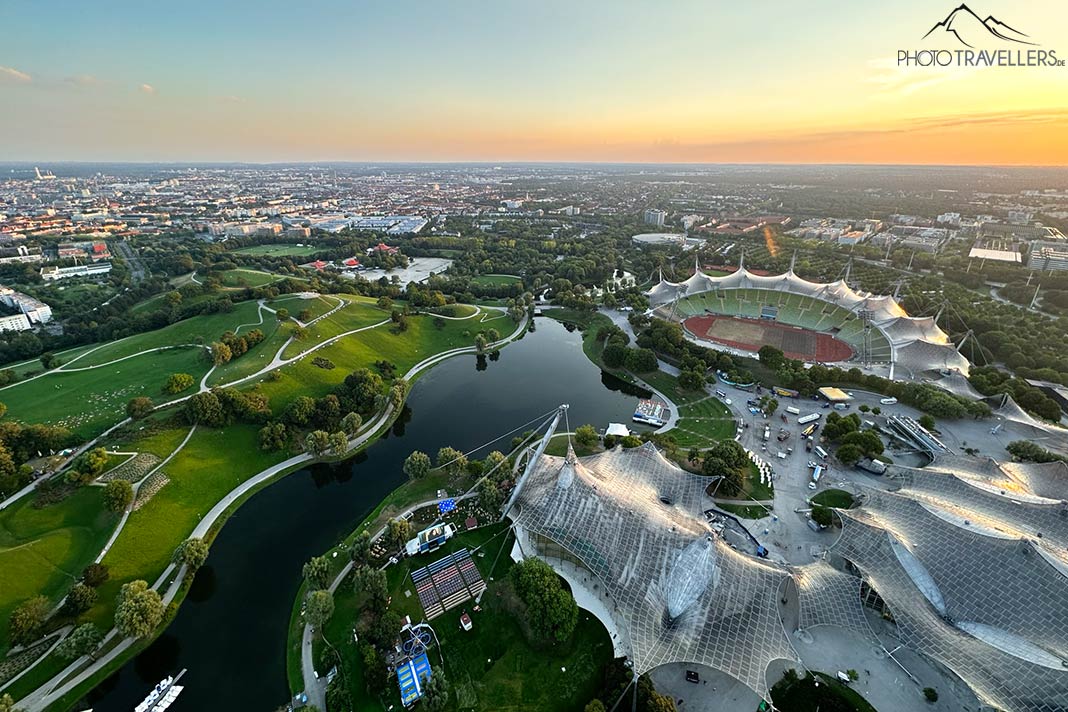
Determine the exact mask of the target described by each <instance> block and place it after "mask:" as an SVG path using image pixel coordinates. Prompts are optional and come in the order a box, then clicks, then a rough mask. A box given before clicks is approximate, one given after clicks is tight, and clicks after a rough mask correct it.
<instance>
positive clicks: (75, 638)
mask: <svg viewBox="0 0 1068 712" xmlns="http://www.w3.org/2000/svg"><path fill="white" fill-rule="evenodd" d="M103 639H104V636H103V634H102V633H101V632H100V629H98V628H97V627H96V626H95V625H93V624H92V623H83V624H81V625H80V626H78V627H77V628H75V629H74V630H72V631H71V633H70V635H68V636H67V637H66V638H64V639H63V641H62V642H61V643H60V644H59V645H57V646H56V654H57V655H59V656H60V657H61V658H65V659H67V660H76V659H78V658H80V657H81V656H83V655H89V656H90V658H92V653H93V652H94V651H95V650H96V649H97V648H98V647H100V641H101V640H103Z"/></svg>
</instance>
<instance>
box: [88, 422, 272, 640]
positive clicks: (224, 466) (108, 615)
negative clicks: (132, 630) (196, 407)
mask: <svg viewBox="0 0 1068 712" xmlns="http://www.w3.org/2000/svg"><path fill="white" fill-rule="evenodd" d="M175 430H177V431H178V432H179V433H181V436H182V437H184V436H185V433H187V432H188V431H187V430H185V431H183V430H182V429H175ZM168 437H172V438H173V437H175V434H171V435H169V436H168ZM284 458H285V455H284V454H282V453H276V452H271V453H269V452H264V451H263V450H261V449H260V447H259V426H257V425H246V424H236V425H230V426H228V427H226V428H221V429H220V428H205V427H200V428H197V431H196V432H195V433H194V434H193V437H192V438H190V439H189V442H188V443H186V446H185V447H184V448H182V450H180V451H179V452H178V453H177V454H176V455H175V456H174V459H172V460H171V461H170V462H168V463H167V464H166V465H164V466H163V472H165V473H166V475H167V477H168V478H169V479H170V482H168V483H167V485H166V486H164V487H163V489H161V490H160V491H159V492H157V493H156V495H155V496H154V497H153V498H152V499H150V500H149V501H148V502H147V503H146V504H145V505H144V506H143V507H141V509H139V510H137V511H136V512H133V513H132V514H131V515H130V518H129V520H127V522H126V526H125V527H124V528H123V530H122V533H121V534H119V537H118V538H117V539H116V540H115V543H114V544H113V545H112V547H111V549H110V550H109V551H108V553H107V554H106V555H105V556H104V560H103V563H104V564H106V565H107V566H108V567H109V568H110V569H111V578H110V579H108V581H107V583H105V584H104V585H103V586H101V587H100V601H99V602H98V603H97V605H96V606H95V607H94V608H93V610H92V611H90V613H89V614H88V615H89V616H90V618H91V619H92V620H94V621H95V622H97V623H99V624H101V625H102V626H104V627H108V626H110V623H111V620H112V616H113V615H114V612H115V596H116V595H118V592H119V588H120V587H121V586H122V584H124V583H127V582H128V581H132V580H135V579H144V580H145V581H148V583H149V584H152V583H154V582H155V580H156V579H157V578H159V576H160V574H162V573H163V570H164V569H165V568H166V567H167V564H169V563H170V560H171V555H172V554H173V553H174V549H175V547H177V546H178V544H180V543H181V542H182V541H184V540H185V539H186V538H187V537H188V536H189V534H190V533H191V532H192V531H193V528H194V527H195V526H196V525H197V522H199V521H200V519H201V518H202V517H203V516H204V515H205V514H207V513H208V511H209V510H210V509H211V508H212V507H213V506H215V504H216V503H217V502H218V501H219V500H220V499H222V498H223V497H224V496H225V495H226V494H227V493H228V492H230V490H232V489H233V488H235V487H237V486H238V485H239V484H241V483H242V482H244V481H245V480H246V479H248V478H249V477H251V476H252V475H255V474H256V473H258V472H260V471H261V470H264V469H266V468H267V467H270V466H271V465H273V464H275V463H276V462H279V461H280V460H282V459H284Z"/></svg>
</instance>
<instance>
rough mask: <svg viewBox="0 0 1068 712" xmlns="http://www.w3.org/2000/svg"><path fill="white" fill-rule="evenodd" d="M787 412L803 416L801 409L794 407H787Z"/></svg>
mask: <svg viewBox="0 0 1068 712" xmlns="http://www.w3.org/2000/svg"><path fill="white" fill-rule="evenodd" d="M786 412H787V413H789V414H790V415H801V409H800V408H798V407H797V406H793V405H788V406H786Z"/></svg>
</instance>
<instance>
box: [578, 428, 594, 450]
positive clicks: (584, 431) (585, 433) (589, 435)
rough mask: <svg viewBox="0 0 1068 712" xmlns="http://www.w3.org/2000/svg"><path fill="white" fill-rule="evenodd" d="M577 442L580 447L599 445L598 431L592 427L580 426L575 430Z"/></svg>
mask: <svg viewBox="0 0 1068 712" xmlns="http://www.w3.org/2000/svg"><path fill="white" fill-rule="evenodd" d="M575 440H576V442H578V444H579V445H583V446H585V447H591V446H593V445H596V444H597V430H596V429H594V427H593V426H592V425H589V424H586V425H580V426H578V427H577V428H575Z"/></svg>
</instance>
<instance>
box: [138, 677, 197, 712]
mask: <svg viewBox="0 0 1068 712" xmlns="http://www.w3.org/2000/svg"><path fill="white" fill-rule="evenodd" d="M184 674H185V670H182V671H181V672H180V673H178V674H177V675H176V676H174V677H172V676H170V675H168V676H167V677H165V678H163V679H162V680H160V681H159V682H158V683H156V686H155V687H153V688H152V690H150V691H149V693H148V695H147V696H146V697H145V699H143V700H141V703H140V704H139V705H137V707H134V712H163V710H165V709H167V708H168V707H170V706H171V705H172V704H174V701H175V700H177V699H178V695H180V694H182V690H184V689H185V687H183V686H182V685H178V684H175V683H177V682H178V679H179V678H180V677H181V676H182V675H184Z"/></svg>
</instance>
